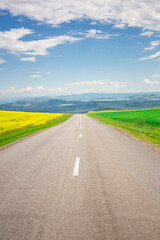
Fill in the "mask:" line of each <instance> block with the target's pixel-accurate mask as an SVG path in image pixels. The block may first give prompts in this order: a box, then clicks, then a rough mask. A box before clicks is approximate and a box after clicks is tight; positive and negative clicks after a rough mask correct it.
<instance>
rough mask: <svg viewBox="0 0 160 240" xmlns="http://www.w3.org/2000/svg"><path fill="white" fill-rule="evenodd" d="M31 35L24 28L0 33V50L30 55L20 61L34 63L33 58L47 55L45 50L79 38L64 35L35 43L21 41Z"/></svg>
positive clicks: (28, 30) (29, 31) (30, 31)
mask: <svg viewBox="0 0 160 240" xmlns="http://www.w3.org/2000/svg"><path fill="white" fill-rule="evenodd" d="M31 33H33V31H32V30H30V29H25V28H19V29H11V30H10V31H4V32H2V31H0V49H5V50H8V51H9V52H10V53H13V54H17V55H19V54H20V55H21V54H25V55H30V56H32V57H23V58H21V60H22V61H30V62H35V61H36V59H35V56H37V55H40V56H45V55H46V54H48V52H47V50H48V49H49V48H52V47H55V46H57V45H59V44H64V43H67V42H75V41H77V40H80V38H75V37H72V36H66V35H63V36H56V37H48V38H46V39H41V40H36V41H22V40H21V38H22V37H24V36H25V35H27V34H31Z"/></svg>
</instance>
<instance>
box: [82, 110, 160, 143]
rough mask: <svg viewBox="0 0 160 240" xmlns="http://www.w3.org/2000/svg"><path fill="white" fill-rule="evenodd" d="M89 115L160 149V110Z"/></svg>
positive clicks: (91, 113) (94, 113)
mask: <svg viewBox="0 0 160 240" xmlns="http://www.w3.org/2000/svg"><path fill="white" fill-rule="evenodd" d="M87 115H88V116H89V117H92V118H95V119H97V120H98V121H100V122H102V123H104V124H107V125H110V126H113V127H116V128H118V129H120V130H122V131H125V132H127V133H129V134H132V135H134V136H136V137H137V138H139V139H142V140H144V141H148V142H151V143H153V144H155V145H156V146H157V147H160V108H157V109H146V110H136V111H135V110H133V111H108V112H107V111H106V112H89V113H87Z"/></svg>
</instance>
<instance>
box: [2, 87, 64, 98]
mask: <svg viewBox="0 0 160 240" xmlns="http://www.w3.org/2000/svg"><path fill="white" fill-rule="evenodd" d="M65 91H66V89H63V88H45V87H43V86H37V87H32V86H28V87H24V88H15V87H13V86H12V87H10V88H9V89H6V90H0V94H1V95H2V96H23V97H24V96H43V95H44V96H46V95H49V94H50V93H53V94H55V95H56V94H62V93H65Z"/></svg>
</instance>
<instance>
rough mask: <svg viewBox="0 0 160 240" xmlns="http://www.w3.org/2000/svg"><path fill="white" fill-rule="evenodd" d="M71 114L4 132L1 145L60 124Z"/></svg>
mask: <svg viewBox="0 0 160 240" xmlns="http://www.w3.org/2000/svg"><path fill="white" fill-rule="evenodd" d="M71 116H72V115H71V114H69V113H68V114H64V115H62V116H60V117H57V118H55V119H53V120H50V121H47V122H46V123H44V124H41V125H37V126H26V127H24V128H20V129H15V130H11V131H7V132H3V133H1V134H0V147H2V146H4V145H6V144H8V143H11V142H14V141H16V140H18V139H20V138H23V137H26V136H28V135H30V134H33V133H36V132H39V131H41V130H43V129H46V128H50V127H53V126H55V125H58V124H60V123H62V122H64V121H66V120H68V119H69V118H70V117H71Z"/></svg>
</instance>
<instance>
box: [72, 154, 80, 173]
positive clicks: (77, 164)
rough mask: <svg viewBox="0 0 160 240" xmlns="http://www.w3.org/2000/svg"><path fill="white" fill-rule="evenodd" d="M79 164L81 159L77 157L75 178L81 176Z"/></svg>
mask: <svg viewBox="0 0 160 240" xmlns="http://www.w3.org/2000/svg"><path fill="white" fill-rule="evenodd" d="M79 162H80V158H79V157H76V162H75V165H74V172H73V176H78V175H79Z"/></svg>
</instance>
